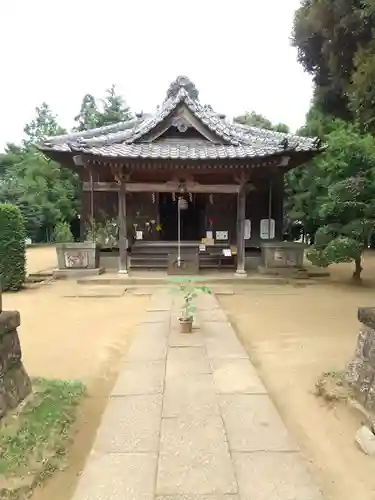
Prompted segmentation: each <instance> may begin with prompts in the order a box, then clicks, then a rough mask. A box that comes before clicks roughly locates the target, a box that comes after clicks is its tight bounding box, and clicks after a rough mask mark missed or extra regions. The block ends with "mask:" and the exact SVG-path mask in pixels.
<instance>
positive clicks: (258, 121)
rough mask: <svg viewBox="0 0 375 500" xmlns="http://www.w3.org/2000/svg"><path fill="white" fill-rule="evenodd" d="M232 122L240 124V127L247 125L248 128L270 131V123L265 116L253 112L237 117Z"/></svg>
mask: <svg viewBox="0 0 375 500" xmlns="http://www.w3.org/2000/svg"><path fill="white" fill-rule="evenodd" d="M234 121H235V122H237V123H241V125H249V126H250V127H259V128H265V129H268V130H271V129H272V123H271V122H270V120H269V119H268V118H266V117H265V116H263V115H261V114H259V113H256V112H255V111H251V112H248V111H246V113H245V114H243V115H240V116H237V117H236V118H234Z"/></svg>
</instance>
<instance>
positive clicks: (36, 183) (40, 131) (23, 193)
mask: <svg viewBox="0 0 375 500" xmlns="http://www.w3.org/2000/svg"><path fill="white" fill-rule="evenodd" d="M24 130H25V134H26V137H25V140H24V141H23V144H22V146H20V147H18V146H14V145H8V147H7V149H6V152H5V155H3V157H2V158H0V165H1V174H2V175H1V182H0V203H12V204H13V205H16V206H17V207H18V208H19V209H20V211H21V213H22V215H23V217H24V220H25V227H26V231H27V234H28V236H29V237H31V238H32V239H34V240H35V239H36V240H40V239H47V240H48V239H49V238H50V237H51V235H52V232H53V228H54V226H55V224H56V222H57V221H59V220H62V219H64V220H71V219H72V218H73V217H74V215H75V213H76V210H77V208H78V202H77V187H78V184H77V179H76V176H75V174H73V173H72V172H71V171H70V170H68V169H64V168H61V167H60V166H59V165H58V164H57V163H55V162H52V161H48V160H47V159H46V158H45V157H44V156H43V155H42V153H40V152H39V151H38V150H37V149H36V147H35V146H34V144H35V141H40V140H41V139H42V138H43V137H45V136H51V135H52V136H53V135H57V134H60V133H62V132H64V130H63V129H62V128H61V127H60V126H59V124H58V123H57V120H56V117H55V116H54V115H53V113H52V112H51V110H50V108H49V106H48V105H47V104H45V103H44V104H43V105H42V106H40V107H38V108H36V116H35V118H34V120H32V121H31V122H30V123H29V124H27V125H26V126H25V129H24Z"/></svg>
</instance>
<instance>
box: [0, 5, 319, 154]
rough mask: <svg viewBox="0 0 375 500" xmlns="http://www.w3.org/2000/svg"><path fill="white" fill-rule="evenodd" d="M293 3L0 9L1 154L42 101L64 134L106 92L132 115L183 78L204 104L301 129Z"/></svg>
mask: <svg viewBox="0 0 375 500" xmlns="http://www.w3.org/2000/svg"><path fill="white" fill-rule="evenodd" d="M298 6H299V0H263V1H260V0H230V1H229V2H228V1H224V0H189V1H185V2H182V1H181V0H180V1H179V0H157V1H155V0H154V1H153V0H138V1H135V0H107V1H102V0H91V1H89V0H64V1H63V2H54V1H51V0H32V1H30V0H0V21H1V30H0V68H1V77H0V150H2V149H3V147H4V145H5V143H6V142H19V141H20V140H21V138H22V135H23V127H24V125H25V123H26V122H28V121H30V120H31V119H32V118H33V116H34V109H35V107H36V106H38V105H39V104H40V103H41V102H42V101H46V102H47V103H48V104H49V105H50V106H51V108H52V110H53V111H54V112H55V113H56V114H57V115H58V118H59V121H60V123H61V125H62V126H64V127H65V128H68V129H69V128H71V127H72V125H73V118H74V116H75V115H76V114H77V113H78V111H79V106H80V102H81V99H82V97H83V95H84V94H85V93H88V92H89V93H92V94H94V95H95V96H96V97H102V96H103V95H104V91H105V89H106V88H108V87H109V86H110V85H111V84H112V83H115V84H116V85H117V87H118V90H119V91H120V92H121V93H122V94H123V95H124V97H125V99H126V101H127V102H128V104H129V105H130V107H131V108H132V109H133V110H134V111H141V110H142V111H145V112H150V111H153V110H154V109H155V108H156V105H157V104H160V103H161V102H162V100H163V99H164V97H165V93H166V90H167V88H168V86H169V84H170V83H171V81H172V80H174V79H175V78H176V76H178V75H179V74H184V75H186V76H188V77H189V78H190V79H191V80H192V81H193V82H194V83H195V85H196V86H197V88H198V90H199V91H200V99H201V101H202V103H204V104H211V105H212V107H213V108H214V109H215V111H218V112H221V113H226V114H227V115H230V116H234V115H238V114H240V113H243V112H244V111H246V110H249V111H250V110H255V111H256V112H258V113H262V114H264V115H265V116H266V117H267V118H269V119H270V120H271V121H272V122H284V123H287V124H288V125H289V126H290V127H291V128H292V129H296V128H298V127H299V126H300V125H302V124H303V123H304V117H305V114H306V112H307V110H308V108H309V102H310V99H311V94H312V86H311V79H310V77H309V76H308V75H306V74H304V73H303V70H302V68H301V66H300V65H299V64H298V63H297V61H296V51H295V50H294V49H293V48H292V47H291V46H290V34H291V29H292V22H293V14H294V11H295V10H296V9H297V8H298Z"/></svg>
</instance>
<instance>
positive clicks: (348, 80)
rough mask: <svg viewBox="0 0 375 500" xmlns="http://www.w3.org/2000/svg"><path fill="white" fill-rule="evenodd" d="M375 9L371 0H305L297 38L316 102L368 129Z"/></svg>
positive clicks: (297, 19)
mask: <svg viewBox="0 0 375 500" xmlns="http://www.w3.org/2000/svg"><path fill="white" fill-rule="evenodd" d="M374 27H375V8H374V2H373V1H372V0H339V1H335V2H334V1H332V0H303V2H302V5H301V7H300V8H299V9H298V10H297V11H296V13H295V18H294V27H293V34H292V40H293V45H294V46H295V47H296V48H297V50H298V60H299V62H300V63H301V64H302V65H303V67H304V69H305V70H306V71H307V72H308V73H310V74H311V75H312V76H313V79H314V84H315V95H314V102H315V104H316V105H317V106H318V107H319V108H320V109H321V110H322V111H323V112H324V113H325V114H328V115H332V116H333V117H336V118H341V119H344V120H348V121H351V120H352V119H353V118H358V119H360V121H361V125H362V126H363V127H364V128H367V127H368V126H370V125H372V124H373V115H374V111H373V109H374V106H373V104H374V102H375V90H373V89H372V88H371V80H372V81H373V76H374V74H375V68H374V55H375V44H374V41H373V39H374Z"/></svg>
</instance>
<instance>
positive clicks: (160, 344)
mask: <svg viewBox="0 0 375 500" xmlns="http://www.w3.org/2000/svg"><path fill="white" fill-rule="evenodd" d="M145 326H147V325H142V328H144V327H145ZM166 356H167V339H166V336H165V332H163V330H162V329H160V328H158V327H157V328H156V329H155V330H153V329H152V327H151V328H150V329H146V330H143V331H141V332H140V333H136V334H135V335H134V340H133V342H132V343H131V345H130V348H129V350H128V353H127V356H126V359H127V360H128V361H154V360H164V359H165V358H166Z"/></svg>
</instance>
